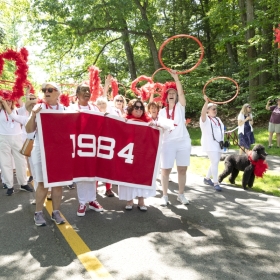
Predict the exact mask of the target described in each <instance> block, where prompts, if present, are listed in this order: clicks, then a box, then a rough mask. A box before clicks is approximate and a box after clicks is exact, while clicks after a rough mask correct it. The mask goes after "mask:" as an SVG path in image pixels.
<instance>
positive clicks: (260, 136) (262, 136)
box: [188, 127, 280, 156]
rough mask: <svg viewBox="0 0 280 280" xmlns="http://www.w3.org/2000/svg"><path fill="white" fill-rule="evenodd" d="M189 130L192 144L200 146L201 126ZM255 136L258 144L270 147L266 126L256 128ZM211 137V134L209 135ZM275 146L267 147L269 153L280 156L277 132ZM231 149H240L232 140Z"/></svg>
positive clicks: (274, 140) (274, 138)
mask: <svg viewBox="0 0 280 280" xmlns="http://www.w3.org/2000/svg"><path fill="white" fill-rule="evenodd" d="M188 131H189V134H190V137H191V139H192V145H193V146H200V138H201V131H200V128H199V127H197V128H194V127H188ZM254 136H255V140H256V144H261V145H263V146H265V147H266V149H267V147H268V131H267V129H266V128H258V127H256V128H254ZM209 137H211V135H209ZM272 143H273V146H272V148H271V149H269V150H268V149H267V151H266V152H267V153H268V154H269V155H272V156H280V149H277V148H275V147H276V146H277V145H276V134H274V135H273V142H272ZM230 144H231V145H230V149H235V150H238V149H239V147H238V146H236V145H233V143H232V140H230Z"/></svg>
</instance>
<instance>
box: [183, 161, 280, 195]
mask: <svg viewBox="0 0 280 280" xmlns="http://www.w3.org/2000/svg"><path fill="white" fill-rule="evenodd" d="M209 165H210V161H209V159H208V158H205V157H191V163H190V166H189V168H188V172H191V173H194V174H198V175H200V176H203V177H205V176H206V172H207V171H208V167H209ZM223 169H224V163H223V162H220V163H219V173H221V172H222V171H223ZM242 176H243V172H240V173H239V175H238V176H237V178H236V180H235V183H236V186H237V187H239V188H242V186H241V185H242ZM223 182H224V183H229V181H228V179H227V178H226V179H225V180H224V181H223ZM252 190H253V191H256V192H260V193H265V194H271V195H274V196H279V197H280V176H279V173H278V172H276V171H267V172H266V173H265V175H264V177H263V178H258V177H256V179H255V182H254V187H253V188H252Z"/></svg>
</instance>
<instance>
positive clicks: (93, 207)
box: [89, 200, 104, 212]
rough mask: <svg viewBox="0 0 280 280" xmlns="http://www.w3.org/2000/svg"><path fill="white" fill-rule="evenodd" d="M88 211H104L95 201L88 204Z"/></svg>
mask: <svg viewBox="0 0 280 280" xmlns="http://www.w3.org/2000/svg"><path fill="white" fill-rule="evenodd" d="M89 209H92V210H94V211H96V212H102V211H103V210H104V209H103V207H102V206H101V205H100V204H99V203H98V202H97V201H96V200H95V201H91V202H90V203H89Z"/></svg>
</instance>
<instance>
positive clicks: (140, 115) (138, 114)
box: [119, 99, 156, 211]
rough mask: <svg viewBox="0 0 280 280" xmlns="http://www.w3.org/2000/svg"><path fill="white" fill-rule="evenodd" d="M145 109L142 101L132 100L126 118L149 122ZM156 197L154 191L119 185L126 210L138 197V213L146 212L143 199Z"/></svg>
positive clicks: (120, 197) (120, 196) (130, 208)
mask: <svg viewBox="0 0 280 280" xmlns="http://www.w3.org/2000/svg"><path fill="white" fill-rule="evenodd" d="M144 110H145V108H144V105H143V103H142V101H140V100H138V99H133V100H131V101H130V102H129V103H128V106H127V115H126V118H127V119H130V120H133V121H142V122H150V121H151V119H150V118H149V117H148V116H146V114H145V112H144ZM155 195H156V190H147V189H142V188H134V187H127V186H122V185H119V199H120V200H126V201H127V203H126V206H125V209H126V210H132V208H133V199H134V198H136V197H138V205H137V207H138V208H139V210H140V211H147V206H146V205H145V201H144V198H148V197H151V196H155Z"/></svg>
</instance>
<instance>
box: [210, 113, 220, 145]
mask: <svg viewBox="0 0 280 280" xmlns="http://www.w3.org/2000/svg"><path fill="white" fill-rule="evenodd" d="M208 118H209V119H210V124H211V129H212V136H213V140H214V141H216V142H218V143H219V141H217V140H216V139H215V137H214V131H213V126H212V122H213V123H214V124H215V125H216V126H219V127H220V131H221V136H222V137H223V133H222V128H221V124H220V122H219V120H218V119H217V118H215V119H216V121H217V122H218V124H216V122H215V121H214V120H213V119H212V118H211V117H209V116H208Z"/></svg>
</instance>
